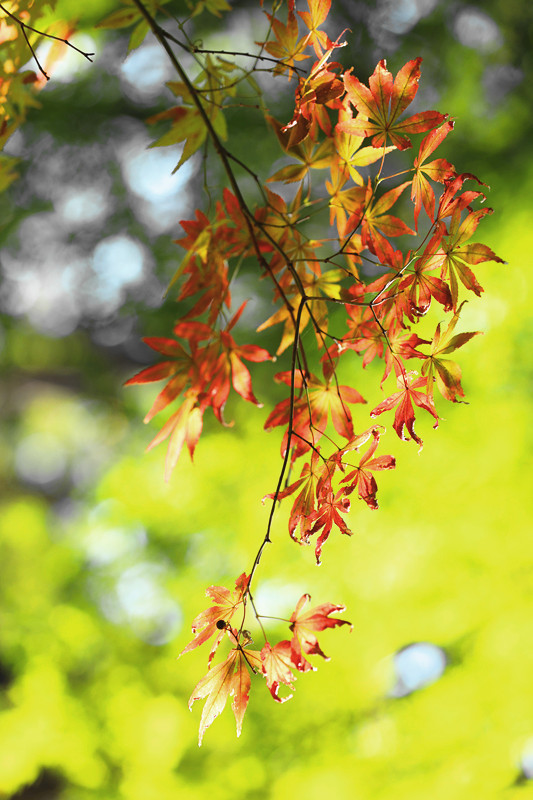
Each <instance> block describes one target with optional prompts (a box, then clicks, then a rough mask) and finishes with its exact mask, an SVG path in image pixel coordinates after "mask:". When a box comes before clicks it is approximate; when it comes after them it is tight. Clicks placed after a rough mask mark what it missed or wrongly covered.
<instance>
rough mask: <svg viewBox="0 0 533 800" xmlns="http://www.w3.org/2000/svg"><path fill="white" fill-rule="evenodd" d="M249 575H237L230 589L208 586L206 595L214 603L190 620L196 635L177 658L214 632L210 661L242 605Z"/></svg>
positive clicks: (198, 645) (201, 642) (200, 643)
mask: <svg viewBox="0 0 533 800" xmlns="http://www.w3.org/2000/svg"><path fill="white" fill-rule="evenodd" d="M248 580H249V575H247V574H246V573H245V572H243V573H242V575H239V577H238V578H237V580H236V581H235V589H234V590H233V592H232V591H230V590H229V589H226V588H225V587H224V586H209V587H208V589H206V592H205V593H206V595H207V597H210V598H211V600H212V601H213V603H214V605H212V606H210V607H209V608H207V609H206V610H205V611H201V612H200V614H198V616H196V617H195V618H194V620H193V622H192V632H193V633H196V636H195V637H194V639H193V640H192V641H190V642H189V644H188V645H187V646H186V647H185V648H184V649H183V650H182V651H181V653H180V654H179V656H178V658H180V657H181V656H182V655H184V654H185V653H190V652H191V650H194V649H195V648H196V647H200V645H202V644H204V642H207V640H208V639H210V638H211V636H213V634H216V638H215V641H214V643H213V646H212V648H211V652H210V653H209V663H210V662H211V661H212V659H213V656H214V654H215V651H216V649H217V647H218V646H219V644H220V642H221V641H222V639H223V637H224V635H225V632H226V626H227V623H228V622H229V621H230V619H231V618H232V617H233V615H234V613H235V611H236V610H237V609H238V608H239V607H240V606H241V605H242V603H243V598H244V595H245V593H246V591H247V588H248ZM221 621H222V622H224V623H225V625H224V626H222V627H221V626H220V625H217V623H220V622H221Z"/></svg>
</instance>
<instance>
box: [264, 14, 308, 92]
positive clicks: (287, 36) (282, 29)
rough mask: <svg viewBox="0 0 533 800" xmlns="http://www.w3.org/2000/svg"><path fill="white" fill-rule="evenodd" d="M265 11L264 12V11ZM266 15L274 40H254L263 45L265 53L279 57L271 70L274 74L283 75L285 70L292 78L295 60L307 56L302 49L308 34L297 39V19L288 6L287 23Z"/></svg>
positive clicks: (304, 46)
mask: <svg viewBox="0 0 533 800" xmlns="http://www.w3.org/2000/svg"><path fill="white" fill-rule="evenodd" d="M265 13H266V12H265ZM266 16H267V17H268V19H269V20H270V22H271V25H272V30H273V32H274V36H275V37H276V40H277V41H275V42H256V44H258V45H263V46H264V48H265V50H266V51H267V53H270V55H271V56H274V58H277V59H279V63H278V64H276V67H275V68H274V70H273V72H274V74H275V75H283V73H284V72H287V74H288V78H289V80H290V79H291V78H292V74H293V67H294V65H295V62H296V61H303V60H304V59H306V58H309V56H308V55H305V54H304V53H303V52H302V51H303V50H305V48H306V47H307V42H308V40H309V36H305V37H304V38H303V39H299V38H298V37H299V32H298V20H297V19H296V14H295V13H294V9H293V8H291V7H289V11H288V15H287V24H286V25H284V24H283V22H281V20H279V19H276V18H275V17H274V16H273V15H272V14H267V13H266Z"/></svg>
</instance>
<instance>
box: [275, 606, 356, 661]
mask: <svg viewBox="0 0 533 800" xmlns="http://www.w3.org/2000/svg"><path fill="white" fill-rule="evenodd" d="M310 599H311V595H309V594H303V595H302V596H301V597H300V599H299V600H298V603H297V605H296V609H295V611H294V612H293V614H292V615H291V618H290V625H289V627H290V629H291V631H292V639H291V643H290V644H291V660H292V663H293V664H294V666H295V667H296V669H297V670H298V671H299V672H308V671H309V670H312V669H314V667H313V666H312V665H311V664H310V662H309V661H307V659H306V658H305V656H306V655H319V656H322V658H324V659H325V660H326V661H329V658H328V656H327V655H326V654H325V653H324V652H323V651H322V650H321V648H320V645H319V643H318V639H317V638H316V633H317V632H320V631H323V630H325V629H326V628H336V627H337V626H340V625H349V626H350V629H352V624H351V623H350V622H348V620H346V619H339V618H338V617H331V616H330V614H333V613H335V614H337V613H342V612H343V611H345V606H337V605H334V604H333V603H324V604H323V605H321V606H315V607H314V608H310V609H309V610H308V611H306V612H304V611H303V609H304V606H305V605H306V604H307V603H308V602H309V600H310ZM304 654H305V655H304Z"/></svg>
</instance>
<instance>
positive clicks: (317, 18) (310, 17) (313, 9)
mask: <svg viewBox="0 0 533 800" xmlns="http://www.w3.org/2000/svg"><path fill="white" fill-rule="evenodd" d="M307 5H308V6H309V11H298V14H299V16H300V17H301V18H302V19H303V21H304V23H305V25H306V26H307V28H308V29H309V32H310V33H309V37H308V40H309V43H310V44H312V45H313V48H314V50H315V53H316V54H317V56H321V55H322V53H323V51H324V50H327V49H329V48H331V47H333V42H331V41H330V39H329V37H328V35H327V33H325V31H319V30H318V28H319V27H320V25H322V24H323V23H324V22H325V21H326V19H327V16H328V14H329V11H330V8H331V0H307Z"/></svg>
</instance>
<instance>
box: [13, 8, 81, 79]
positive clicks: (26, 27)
mask: <svg viewBox="0 0 533 800" xmlns="http://www.w3.org/2000/svg"><path fill="white" fill-rule="evenodd" d="M0 9H1V10H2V11H3V12H4V14H6V15H7V16H8V17H9V18H10V19H12V20H13V22H16V24H17V25H18V26H19V28H20V30H21V31H22V35H23V36H24V39H25V40H26V44H27V45H28V47H29V49H30V51H31V54H32V56H33V59H34V60H35V63H36V64H37V67H38V69H39V72H40V73H41V74H42V75H43V76H44V77H45V78H46V80H47V81H49V80H50V76H49V75H47V73H46V72H45V71H44V68H43V67H42V66H41V64H40V63H39V59H38V58H37V56H36V54H35V50H34V49H33V47H32V45H31V43H30V40H29V39H28V35H27V33H26V31H27V30H28V31H32V33H36V34H38V35H39V36H45V37H46V38H47V39H55V41H56V42H63V44H66V45H67V46H68V47H71V48H72V50H75V51H76V52H77V53H79V54H80V55H82V56H84V58H86V59H87V61H90V62H91V63H92V58H91V56H94V55H95V53H86V52H85V51H84V50H80V48H79V47H76V45H75V44H72V42H69V40H68V39H63V38H62V37H61V36H54V35H53V34H52V33H45V32H44V31H39V30H37V28H32V26H31V25H26V23H25V22H22V20H21V19H19V18H18V17H16V16H15V15H14V14H12V13H11V11H8V10H7V8H5V7H4V6H3V5H2V3H0Z"/></svg>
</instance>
